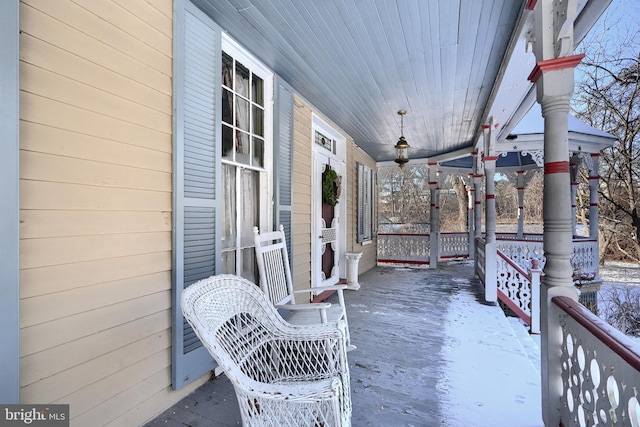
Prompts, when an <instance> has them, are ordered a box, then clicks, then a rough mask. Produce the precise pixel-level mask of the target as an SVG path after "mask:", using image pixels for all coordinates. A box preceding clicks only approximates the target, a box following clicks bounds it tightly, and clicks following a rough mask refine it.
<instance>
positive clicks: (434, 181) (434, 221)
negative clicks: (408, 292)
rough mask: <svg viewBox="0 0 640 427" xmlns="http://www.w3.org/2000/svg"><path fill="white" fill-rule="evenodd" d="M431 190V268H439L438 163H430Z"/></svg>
mask: <svg viewBox="0 0 640 427" xmlns="http://www.w3.org/2000/svg"><path fill="white" fill-rule="evenodd" d="M429 190H430V192H431V215H430V218H429V268H438V261H440V206H439V202H440V200H439V197H438V196H439V194H438V193H439V188H438V163H436V162H430V163H429Z"/></svg>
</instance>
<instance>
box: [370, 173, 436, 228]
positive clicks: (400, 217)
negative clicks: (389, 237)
mask: <svg viewBox="0 0 640 427" xmlns="http://www.w3.org/2000/svg"><path fill="white" fill-rule="evenodd" d="M378 190H379V194H378V212H379V214H378V215H379V223H380V224H407V223H426V222H429V206H430V204H431V197H430V194H429V169H428V166H426V165H424V166H422V165H417V166H409V165H407V166H405V167H404V168H402V169H401V168H399V167H397V166H389V167H381V168H379V170H378Z"/></svg>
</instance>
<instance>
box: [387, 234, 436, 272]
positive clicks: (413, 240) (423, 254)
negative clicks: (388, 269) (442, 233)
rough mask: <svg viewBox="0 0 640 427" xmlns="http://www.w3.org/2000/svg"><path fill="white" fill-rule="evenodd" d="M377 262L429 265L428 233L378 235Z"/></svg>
mask: <svg viewBox="0 0 640 427" xmlns="http://www.w3.org/2000/svg"><path fill="white" fill-rule="evenodd" d="M377 240H378V262H379V263H383V264H384V263H394V264H416V265H420V264H424V265H427V264H429V233H378V239H377Z"/></svg>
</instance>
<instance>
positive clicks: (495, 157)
mask: <svg viewBox="0 0 640 427" xmlns="http://www.w3.org/2000/svg"><path fill="white" fill-rule="evenodd" d="M491 160H498V156H484V157H483V158H482V161H483V162H486V161H491Z"/></svg>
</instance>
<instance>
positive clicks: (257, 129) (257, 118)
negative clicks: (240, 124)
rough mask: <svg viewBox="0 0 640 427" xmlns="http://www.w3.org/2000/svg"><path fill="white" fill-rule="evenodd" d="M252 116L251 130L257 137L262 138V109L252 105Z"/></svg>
mask: <svg viewBox="0 0 640 427" xmlns="http://www.w3.org/2000/svg"><path fill="white" fill-rule="evenodd" d="M252 116H253V126H252V129H251V130H252V131H253V133H255V134H256V135H258V136H264V111H262V108H260V107H258V106H257V105H254V106H253V111H252Z"/></svg>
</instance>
